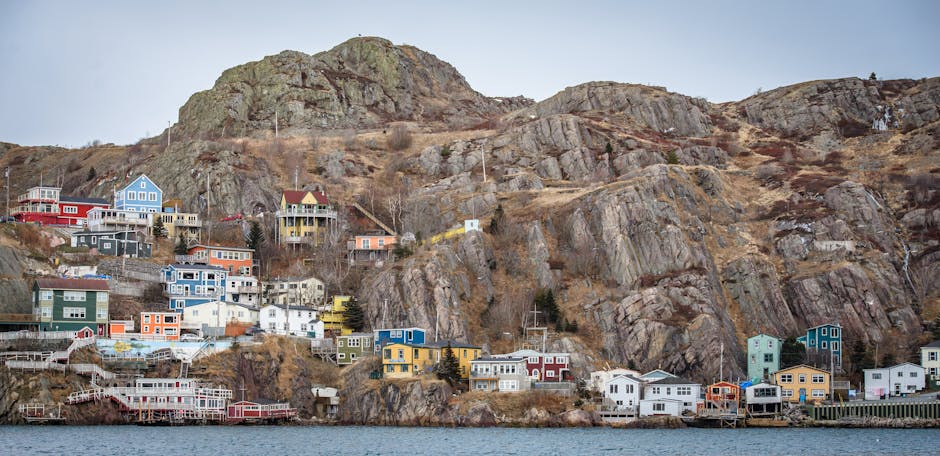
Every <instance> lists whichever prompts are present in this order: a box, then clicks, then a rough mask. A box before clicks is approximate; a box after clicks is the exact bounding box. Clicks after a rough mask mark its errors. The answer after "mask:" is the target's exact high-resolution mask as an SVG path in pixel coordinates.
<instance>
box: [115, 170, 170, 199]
mask: <svg viewBox="0 0 940 456" xmlns="http://www.w3.org/2000/svg"><path fill="white" fill-rule="evenodd" d="M141 179H147V182H150V184H151V185H153V186H154V187H156V189H157V190H159V191H160V193H163V189H161V188H160V186H159V185H157V183H156V182H154V181H153V179H151V178H149V177H147V175H146V174H141V175H139V176H137V177H135V178H134V180H132V181H130V182H128V183H127V185H125V186H124V188H122V189H121V190H127V189H129V188H130V187H131V185H134V184H136V183H137V181H139V180H141ZM161 203H162V201H161Z"/></svg>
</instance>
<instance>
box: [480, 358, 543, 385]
mask: <svg viewBox="0 0 940 456" xmlns="http://www.w3.org/2000/svg"><path fill="white" fill-rule="evenodd" d="M531 386H532V380H531V379H530V378H529V374H528V372H526V370H525V358H518V357H493V356H484V357H479V358H476V359H474V360H472V361H470V390H471V391H493V392H502V393H508V392H516V391H527V390H528V389H530V388H531Z"/></svg>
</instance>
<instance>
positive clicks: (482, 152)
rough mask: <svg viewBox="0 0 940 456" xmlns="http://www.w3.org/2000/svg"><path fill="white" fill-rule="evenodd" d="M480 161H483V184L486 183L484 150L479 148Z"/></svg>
mask: <svg viewBox="0 0 940 456" xmlns="http://www.w3.org/2000/svg"><path fill="white" fill-rule="evenodd" d="M480 159H482V160H483V183H486V150H485V149H483V148H482V147H481V148H480Z"/></svg>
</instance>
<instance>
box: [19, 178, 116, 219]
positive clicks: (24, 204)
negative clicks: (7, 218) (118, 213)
mask: <svg viewBox="0 0 940 456" xmlns="http://www.w3.org/2000/svg"><path fill="white" fill-rule="evenodd" d="M61 190H62V189H61V188H59V187H44V186H37V187H32V188H30V189H29V190H27V191H26V193H23V194H21V195H20V196H19V197H17V206H16V207H14V208H11V210H10V215H12V216H13V218H15V219H16V221H18V222H23V223H38V224H40V225H67V226H83V225H84V224H85V220H86V218H87V217H88V211H90V210H91V209H94V208H104V209H106V208H108V207H111V205H110V204H109V203H108V201H107V200H104V199H101V198H83V197H78V196H66V195H62V194H61Z"/></svg>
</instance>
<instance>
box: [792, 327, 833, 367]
mask: <svg viewBox="0 0 940 456" xmlns="http://www.w3.org/2000/svg"><path fill="white" fill-rule="evenodd" d="M796 341H797V342H799V343H801V344H803V345H804V346H806V362H807V364H810V365H814V366H817V367H820V368H830V369H832V366H830V361H831V362H832V365H833V366H835V368H837V369H838V370H841V369H842V325H840V324H838V323H826V324H824V325H819V326H816V327H813V328H809V329H807V330H806V335H805V336H800V337H797V338H796Z"/></svg>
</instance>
